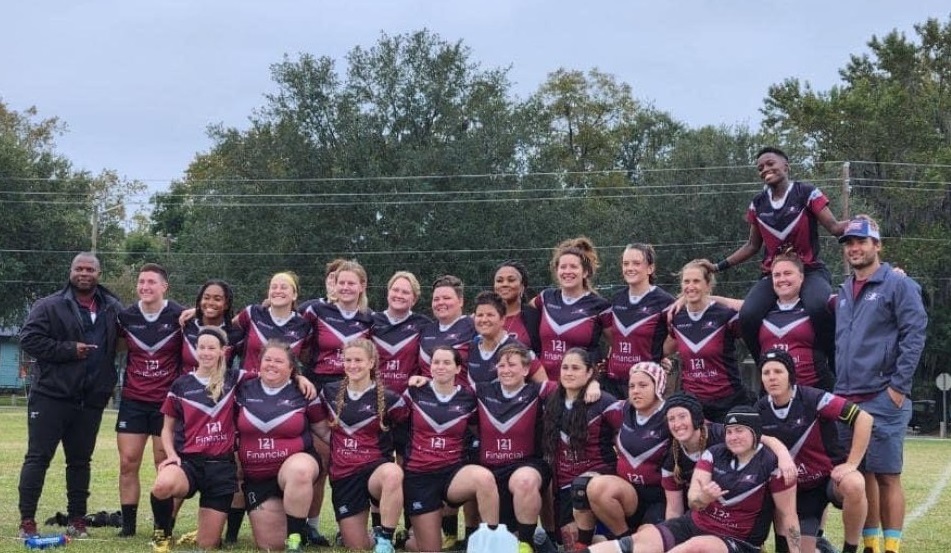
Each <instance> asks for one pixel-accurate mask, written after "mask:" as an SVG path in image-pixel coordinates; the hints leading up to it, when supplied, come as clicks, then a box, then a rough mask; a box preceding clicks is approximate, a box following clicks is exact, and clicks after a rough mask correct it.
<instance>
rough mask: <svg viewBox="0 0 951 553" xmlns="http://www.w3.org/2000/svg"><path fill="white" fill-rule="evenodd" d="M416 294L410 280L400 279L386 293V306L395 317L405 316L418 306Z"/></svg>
mask: <svg viewBox="0 0 951 553" xmlns="http://www.w3.org/2000/svg"><path fill="white" fill-rule="evenodd" d="M417 299H419V298H417V297H416V294H414V293H413V286H412V285H411V284H410V282H409V280H407V279H405V278H398V279H396V280H394V281H393V284H391V285H390V288H389V289H388V290H387V291H386V305H387V307H388V308H389V310H390V312H391V313H392V314H394V315H405V314H406V313H409V310H410V309H412V308H413V306H414V305H416V300H417Z"/></svg>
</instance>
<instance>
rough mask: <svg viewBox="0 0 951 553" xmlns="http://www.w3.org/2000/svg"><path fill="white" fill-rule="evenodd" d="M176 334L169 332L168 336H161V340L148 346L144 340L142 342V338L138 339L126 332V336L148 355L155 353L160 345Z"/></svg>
mask: <svg viewBox="0 0 951 553" xmlns="http://www.w3.org/2000/svg"><path fill="white" fill-rule="evenodd" d="M176 336H178V332H173V333H171V334H169V335H168V336H166V337H165V338H162V339H161V340H159V341H158V342H156V343H155V344H154V345H151V346H150V345H148V344H146V343H145V342H143V341H142V340H139V339H138V338H137V337H136V336H135V335H134V334H131V333H128V332H127V333H126V337H127V338H131V339H132V341H133V342H135V345H137V346H138V347H139V348H140V349H141V350H142V351H144V352H146V353H148V354H149V355H155V353H156V352H158V351H159V350H160V349H162V346H164V345H165V344H167V343H168V342H169V340H171V339H172V338H175V337H176Z"/></svg>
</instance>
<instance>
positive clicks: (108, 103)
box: [0, 0, 951, 189]
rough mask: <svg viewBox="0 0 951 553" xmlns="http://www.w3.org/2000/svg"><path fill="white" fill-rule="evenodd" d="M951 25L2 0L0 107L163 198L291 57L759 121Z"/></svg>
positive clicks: (550, 10) (683, 14) (910, 5)
mask: <svg viewBox="0 0 951 553" xmlns="http://www.w3.org/2000/svg"><path fill="white" fill-rule="evenodd" d="M949 13H951V8H949V4H948V3H947V0H940V1H939V0H913V1H905V2H898V1H894V0H823V1H820V0H799V1H796V2H789V1H786V2H778V1H757V2H754V1H746V2H740V1H736V0H705V1H704V0H681V1H674V0H667V1H664V0H654V1H638V0H626V1H611V2H602V1H588V2H579V1H572V2H569V1H563V0H547V1H541V0H508V1H505V0H481V1H478V2H473V1H468V0H465V1H450V0H414V1H400V0H390V1H385V0H373V1H360V0H351V1H348V2H318V1H309V2H304V1H289V0H271V1H263V0H258V1H250V0H227V1H225V0H201V1H195V0H165V1H160V2H148V3H146V2H130V1H128V0H86V1H83V0H72V1H67V0H60V1H48V0H34V1H30V2H10V3H7V5H5V6H4V9H3V24H2V25H0V27H2V31H0V99H2V100H3V101H4V102H6V103H7V104H8V106H9V107H11V108H13V109H16V110H23V109H25V108H27V107H29V106H32V105H35V106H37V108H38V109H39V110H40V114H41V115H42V116H47V117H48V116H58V117H60V118H61V119H62V120H63V121H64V122H65V123H66V124H67V125H68V128H69V132H68V134H67V135H66V136H64V137H62V138H61V139H60V140H59V145H60V150H61V151H62V152H63V153H64V154H66V155H67V156H69V157H70V159H72V160H73V161H74V163H75V165H76V166H77V167H79V168H85V169H89V170H91V171H94V172H97V171H99V170H100V169H102V168H112V169H116V170H118V171H119V173H120V174H122V175H124V176H126V177H129V178H134V179H139V180H143V181H147V182H148V183H149V185H150V188H152V189H157V188H162V187H164V186H165V185H167V183H168V181H169V180H172V179H175V178H178V177H180V176H181V174H182V171H183V170H184V168H185V167H186V166H187V165H188V163H189V161H190V160H191V159H192V158H193V156H194V155H195V153H197V152H199V151H204V150H206V149H207V148H208V147H209V141H208V139H207V137H206V135H205V129H206V127H207V125H209V124H212V123H219V122H222V123H224V124H226V125H229V126H238V127H241V126H243V125H244V124H245V122H246V120H247V116H248V115H249V114H250V113H251V111H252V110H253V109H254V108H256V107H259V106H261V105H262V103H263V95H264V94H265V93H266V92H268V91H270V90H272V87H271V83H270V79H269V73H268V66H269V65H270V64H272V63H274V62H277V61H279V60H280V59H281V57H282V55H283V54H284V53H290V54H292V55H294V54H296V53H297V52H309V53H313V54H315V55H318V56H319V55H327V56H331V57H333V58H337V59H342V57H343V55H344V54H345V53H346V52H347V51H348V50H350V49H351V48H352V47H353V46H355V45H358V44H359V45H364V46H370V45H372V44H373V43H374V42H375V41H376V40H377V39H378V37H379V33H380V31H386V32H387V33H389V34H398V33H403V32H409V31H413V30H417V29H420V28H423V27H427V28H429V29H431V30H433V31H435V32H437V33H439V34H440V35H441V36H442V37H443V38H444V39H447V40H452V41H455V40H459V39H461V40H463V41H464V42H465V44H467V45H468V46H469V47H471V49H472V51H473V56H474V58H475V59H476V60H478V61H480V62H481V63H482V64H483V66H484V67H500V66H502V67H505V66H510V67H511V69H510V73H509V75H510V77H511V79H512V80H513V81H514V83H515V91H516V93H517V94H519V95H520V96H522V97H524V96H527V95H529V94H530V93H531V92H533V91H534V90H535V89H536V88H537V87H538V85H539V84H540V83H541V82H542V81H543V80H544V79H545V77H546V76H547V74H548V73H549V72H551V71H553V70H555V69H557V68H559V67H567V68H572V69H589V68H591V67H598V68H600V69H601V70H603V71H606V72H609V73H613V74H615V75H616V76H617V77H618V78H620V79H621V80H623V81H626V82H628V83H630V84H631V85H632V86H633V88H634V91H635V94H636V95H637V96H638V97H639V98H641V99H644V100H648V101H651V102H653V103H654V105H655V106H656V107H658V108H660V109H663V110H666V111H669V112H670V113H671V114H672V115H673V116H674V117H676V118H678V119H680V120H682V121H685V122H687V123H688V124H690V125H693V126H699V125H705V124H735V123H740V124H748V125H751V126H754V127H755V126H756V125H757V124H758V123H759V111H758V110H759V108H760V106H761V105H762V100H763V98H764V97H765V94H766V91H767V88H768V87H769V85H771V84H774V83H778V82H780V81H782V80H783V79H785V78H787V77H797V78H800V79H802V80H807V81H809V82H811V83H812V84H813V86H814V87H816V88H818V89H820V90H822V89H827V88H828V87H830V86H832V85H833V84H835V83H836V82H837V81H838V69H839V68H841V67H843V66H844V65H845V64H846V63H847V61H848V59H849V55H850V54H858V53H863V52H866V51H867V48H866V43H867V41H868V40H869V38H871V36H872V35H879V36H881V35H884V34H886V33H888V32H889V31H891V30H892V29H896V28H897V29H899V30H901V31H905V32H906V33H907V34H908V35H909V36H911V35H913V34H914V32H913V25H914V24H915V23H920V22H923V21H925V20H926V19H927V18H929V17H936V18H938V19H939V20H941V21H942V22H946V21H948V18H949Z"/></svg>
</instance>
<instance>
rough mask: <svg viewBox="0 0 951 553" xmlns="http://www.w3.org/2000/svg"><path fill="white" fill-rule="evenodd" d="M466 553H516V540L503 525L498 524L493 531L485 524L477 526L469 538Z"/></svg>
mask: <svg viewBox="0 0 951 553" xmlns="http://www.w3.org/2000/svg"><path fill="white" fill-rule="evenodd" d="M466 552H467V553H518V538H516V537H515V536H514V535H512V533H511V532H509V529H508V528H506V527H505V525H504V524H499V527H498V528H496V529H495V530H492V529H490V528H489V525H488V524H486V523H484V522H483V523H481V524H479V529H478V530H476V531H475V532H473V533H472V535H471V536H469V545H468V547H466Z"/></svg>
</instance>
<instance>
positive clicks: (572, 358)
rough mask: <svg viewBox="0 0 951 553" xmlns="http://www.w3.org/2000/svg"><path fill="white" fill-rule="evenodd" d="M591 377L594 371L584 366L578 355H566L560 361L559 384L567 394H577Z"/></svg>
mask: <svg viewBox="0 0 951 553" xmlns="http://www.w3.org/2000/svg"><path fill="white" fill-rule="evenodd" d="M593 375H594V370H593V369H592V368H591V367H589V366H587V365H585V363H584V359H582V358H581V356H580V355H579V354H577V353H568V354H566V355H565V356H564V357H563V358H562V359H561V376H560V377H559V382H561V386H562V387H563V388H564V389H565V391H566V392H568V393H569V394H572V395H573V394H577V393H578V392H579V391H581V390H582V389H584V387H585V386H586V385H587V384H588V381H589V380H591V377H592V376H593Z"/></svg>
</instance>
